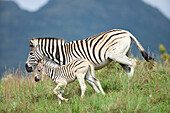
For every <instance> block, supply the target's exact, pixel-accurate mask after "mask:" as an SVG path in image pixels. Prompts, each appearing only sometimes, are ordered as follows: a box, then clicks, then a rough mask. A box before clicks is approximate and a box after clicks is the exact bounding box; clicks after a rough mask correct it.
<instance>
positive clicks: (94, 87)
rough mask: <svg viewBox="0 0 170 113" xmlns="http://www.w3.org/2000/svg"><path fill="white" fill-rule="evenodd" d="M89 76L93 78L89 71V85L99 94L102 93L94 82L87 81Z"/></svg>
mask: <svg viewBox="0 0 170 113" xmlns="http://www.w3.org/2000/svg"><path fill="white" fill-rule="evenodd" d="M88 76H91V75H90V71H88V72H87V73H86V78H85V79H86V81H87V83H88V84H89V85H90V86H91V87H92V88H93V89H94V90H95V91H96V92H97V93H100V91H99V89H98V88H97V87H96V85H95V84H94V83H93V82H91V81H90V80H88V79H87V77H88Z"/></svg>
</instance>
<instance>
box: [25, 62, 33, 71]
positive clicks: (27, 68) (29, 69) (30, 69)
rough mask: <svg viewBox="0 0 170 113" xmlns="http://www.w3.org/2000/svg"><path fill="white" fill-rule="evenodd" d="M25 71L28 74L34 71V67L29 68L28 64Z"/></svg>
mask: <svg viewBox="0 0 170 113" xmlns="http://www.w3.org/2000/svg"><path fill="white" fill-rule="evenodd" d="M25 69H26V70H27V72H32V71H33V69H32V67H29V66H28V64H27V63H26V64H25Z"/></svg>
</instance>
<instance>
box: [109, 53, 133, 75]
mask: <svg viewBox="0 0 170 113" xmlns="http://www.w3.org/2000/svg"><path fill="white" fill-rule="evenodd" d="M111 59H112V58H111ZM112 60H113V61H115V62H118V63H120V65H121V66H122V67H123V69H124V70H125V71H126V73H127V75H128V77H129V78H131V77H132V76H133V73H134V69H135V67H136V59H131V58H128V57H127V56H123V57H117V58H116V59H112Z"/></svg>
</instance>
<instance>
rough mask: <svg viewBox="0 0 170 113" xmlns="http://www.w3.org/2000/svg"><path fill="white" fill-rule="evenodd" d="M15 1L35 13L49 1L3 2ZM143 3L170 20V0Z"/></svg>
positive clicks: (22, 0) (17, 0)
mask: <svg viewBox="0 0 170 113" xmlns="http://www.w3.org/2000/svg"><path fill="white" fill-rule="evenodd" d="M5 1H15V2H16V4H17V5H18V6H19V7H20V8H21V9H23V10H27V11H29V12H35V11H37V10H39V9H40V8H41V7H43V6H44V5H46V4H47V3H48V1H49V0H5ZM142 1H143V2H145V3H147V4H149V5H151V6H152V7H154V8H157V9H158V10H159V11H160V12H161V13H162V14H163V15H164V16H166V17H167V18H168V19H170V13H169V12H170V0H142Z"/></svg>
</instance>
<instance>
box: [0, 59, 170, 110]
mask: <svg viewBox="0 0 170 113" xmlns="http://www.w3.org/2000/svg"><path fill="white" fill-rule="evenodd" d="M96 77H97V78H98V79H99V80H100V82H101V85H102V87H103V89H104V91H105V92H106V95H105V96H103V95H102V94H101V93H99V94H97V93H96V92H94V90H93V89H92V88H91V87H90V86H89V85H88V84H87V86H88V87H87V90H86V93H85V96H84V98H83V99H81V98H80V86H79V83H78V81H75V82H74V83H71V84H69V85H68V86H67V87H66V90H65V93H64V95H63V97H66V98H69V99H70V100H69V101H68V102H62V104H61V105H59V104H58V98H57V96H56V95H54V94H53V89H54V87H55V84H54V83H53V82H52V81H51V79H50V78H48V77H45V79H44V81H41V82H39V83H36V82H35V81H34V78H33V76H32V75H28V74H26V73H23V72H21V71H20V70H19V69H18V70H16V71H15V72H12V71H10V70H9V71H8V72H6V73H5V75H4V77H3V78H2V79H1V82H0V112H2V113H3V112H17V113H19V112H40V113H41V112H48V113H50V112H58V113H59V112H60V113H62V112H63V113H70V112H76V113H85V112H90V113H105V112H112V113H113V112H120V113H131V112H141V113H144V112H145V113H152V112H154V113H158V112H159V113H160V112H161V113H168V112H170V102H169V100H170V92H169V88H170V62H168V61H167V62H164V64H157V65H155V67H154V68H153V69H150V67H149V66H148V65H147V63H146V62H143V61H138V62H137V67H136V70H135V73H134V76H133V77H132V78H131V79H128V77H127V75H126V73H125V72H124V71H123V69H122V67H121V66H120V65H119V64H113V63H111V64H110V65H109V66H106V67H105V68H103V69H101V70H98V71H96Z"/></svg>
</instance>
